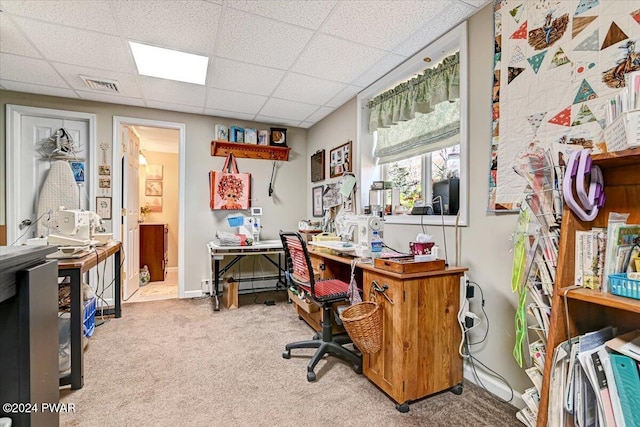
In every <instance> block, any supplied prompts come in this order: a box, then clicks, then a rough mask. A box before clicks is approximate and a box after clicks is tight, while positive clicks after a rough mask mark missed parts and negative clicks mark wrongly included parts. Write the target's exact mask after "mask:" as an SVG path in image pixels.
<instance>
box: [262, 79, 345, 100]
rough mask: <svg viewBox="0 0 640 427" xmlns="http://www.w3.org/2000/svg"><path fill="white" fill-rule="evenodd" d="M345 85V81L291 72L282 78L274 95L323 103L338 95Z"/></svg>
mask: <svg viewBox="0 0 640 427" xmlns="http://www.w3.org/2000/svg"><path fill="white" fill-rule="evenodd" d="M345 86H346V85H345V84H344V83H336V82H330V81H327V80H321V79H318V78H315V77H309V76H303V75H302V74H296V73H289V74H287V75H286V76H285V78H284V79H283V80H282V83H280V86H278V88H277V89H276V91H275V92H274V93H273V96H274V97H276V98H282V99H288V100H290V101H298V102H305V103H307V104H315V105H322V104H324V103H325V102H327V101H328V100H330V99H331V98H333V97H334V96H336V95H337V94H338V92H340V91H341V90H342V89H344V87H345Z"/></svg>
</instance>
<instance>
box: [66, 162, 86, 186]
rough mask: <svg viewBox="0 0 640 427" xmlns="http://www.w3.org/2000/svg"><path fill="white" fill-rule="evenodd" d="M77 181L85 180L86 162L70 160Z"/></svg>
mask: <svg viewBox="0 0 640 427" xmlns="http://www.w3.org/2000/svg"><path fill="white" fill-rule="evenodd" d="M69 165H70V166H71V170H72V171H73V179H75V180H76V182H84V162H69Z"/></svg>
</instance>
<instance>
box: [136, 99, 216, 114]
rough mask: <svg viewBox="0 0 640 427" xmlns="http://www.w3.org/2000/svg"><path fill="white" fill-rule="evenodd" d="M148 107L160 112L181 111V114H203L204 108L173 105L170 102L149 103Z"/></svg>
mask: <svg viewBox="0 0 640 427" xmlns="http://www.w3.org/2000/svg"><path fill="white" fill-rule="evenodd" d="M147 107H149V108H157V109H158V110H169V111H179V112H181V113H191V114H202V112H203V110H204V108H202V107H194V106H191V105H182V104H173V103H170V102H159V101H147Z"/></svg>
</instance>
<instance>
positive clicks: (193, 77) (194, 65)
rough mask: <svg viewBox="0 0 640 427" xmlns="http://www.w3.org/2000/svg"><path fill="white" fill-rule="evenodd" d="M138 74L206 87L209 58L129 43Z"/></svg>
mask: <svg viewBox="0 0 640 427" xmlns="http://www.w3.org/2000/svg"><path fill="white" fill-rule="evenodd" d="M129 46H130V47H131V52H132V53H133V58H134V60H135V61H136V66H137V67H138V73H139V74H141V75H143V76H150V77H158V78H161V79H167V80H175V81H179V82H185V83H194V84H199V85H204V83H205V81H206V79H207V66H208V65H209V58H208V57H206V56H200V55H193V54H191V53H185V52H180V51H177V50H171V49H164V48H162V47H156V46H150V45H146V44H142V43H136V42H131V41H130V42H129Z"/></svg>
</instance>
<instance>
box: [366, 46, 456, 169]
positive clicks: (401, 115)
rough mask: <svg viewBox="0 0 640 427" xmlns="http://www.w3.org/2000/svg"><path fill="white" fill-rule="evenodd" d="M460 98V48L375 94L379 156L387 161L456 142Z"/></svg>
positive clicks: (372, 119)
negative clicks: (411, 77)
mask: <svg viewBox="0 0 640 427" xmlns="http://www.w3.org/2000/svg"><path fill="white" fill-rule="evenodd" d="M459 98H460V54H459V52H456V53H455V54H453V55H451V56H448V57H447V58H445V59H444V60H443V61H442V62H441V63H440V64H439V65H438V66H436V67H435V68H429V69H426V70H425V71H424V72H423V73H422V74H420V75H419V76H418V77H415V78H413V79H411V80H409V81H407V82H404V83H401V84H399V85H398V86H396V87H395V88H393V89H391V90H388V91H386V92H384V93H382V94H380V95H378V96H376V97H375V98H373V99H372V100H371V101H369V102H368V104H367V106H368V107H369V114H370V115H369V132H371V133H373V132H374V131H376V130H377V131H378V138H377V142H376V148H375V150H374V154H375V156H376V157H378V159H379V161H380V162H381V163H385V162H389V161H395V160H398V159H401V158H407V157H411V156H414V155H417V154H421V153H426V152H428V151H432V150H434V149H437V148H440V147H441V146H443V144H446V145H451V144H453V143H455V142H454V141H455V140H457V139H458V134H459V132H460V102H459ZM445 101H447V102H445ZM414 119H415V120H414ZM414 122H415V123H414ZM396 125H397V126H396ZM434 144H436V145H434Z"/></svg>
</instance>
